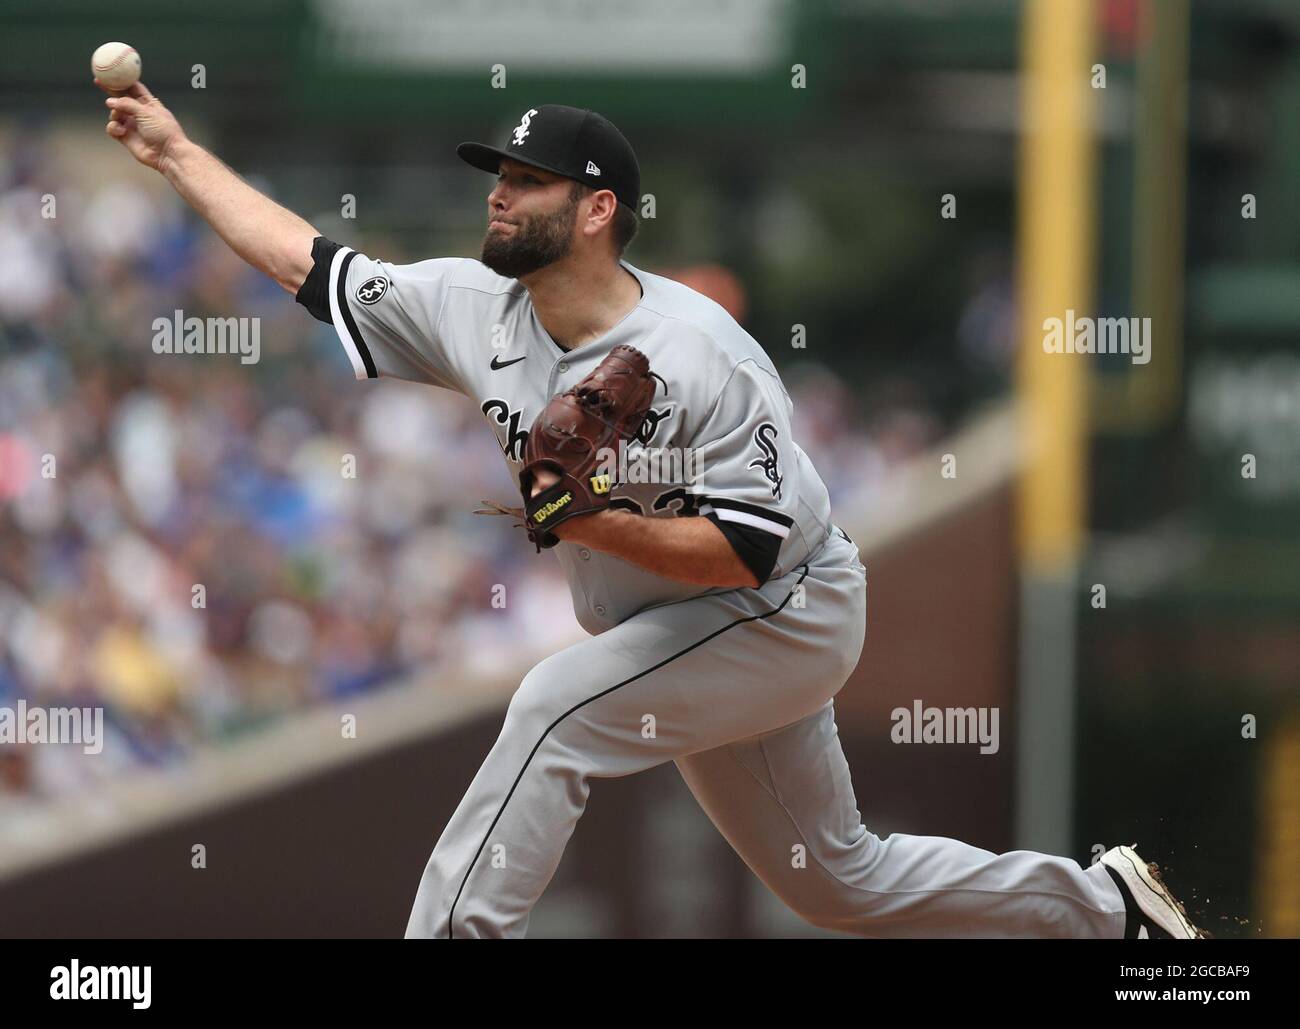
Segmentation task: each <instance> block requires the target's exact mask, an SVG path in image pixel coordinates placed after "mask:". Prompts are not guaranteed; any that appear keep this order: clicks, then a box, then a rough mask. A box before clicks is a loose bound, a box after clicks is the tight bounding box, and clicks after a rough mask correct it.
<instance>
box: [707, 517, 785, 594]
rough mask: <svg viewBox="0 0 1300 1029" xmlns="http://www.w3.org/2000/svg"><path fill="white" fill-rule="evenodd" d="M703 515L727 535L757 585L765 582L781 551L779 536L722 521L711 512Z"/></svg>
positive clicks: (751, 527) (748, 526) (728, 540)
mask: <svg viewBox="0 0 1300 1029" xmlns="http://www.w3.org/2000/svg"><path fill="white" fill-rule="evenodd" d="M704 517H705V518H707V519H708V520H709V521H711V522H712V523H713V524H714V525H716V526H717V527H718V528H719V529H721V530H722V535H724V536H726V537H727V542H728V543H730V544H731V547H732V549H733V550H735V552H736V554H737V555H738V556H739V557H740V559H741V560H742V561H744V562H745V567H746V568H748V569H749V570H750V571H751V572H753V573H754V576H755V578H757V579H758V583H759V585H760V586H761V585H762V584H763V583H765V582H767V580H768V579H769V578H770V577H771V575H772V569H773V568H775V567H776V558H777V554H779V553H780V551H781V543H782V542H783V541H782V539H781V537H780V536H775V535H773V534H772V533H770V532H764V531H763V530H762V529H756V528H754V527H753V526H750V525H739V524H737V523H736V522H724V521H722V520H721V519H720V518H718V516H717V515H715V514H712V513H710V514H706V515H705V516H704Z"/></svg>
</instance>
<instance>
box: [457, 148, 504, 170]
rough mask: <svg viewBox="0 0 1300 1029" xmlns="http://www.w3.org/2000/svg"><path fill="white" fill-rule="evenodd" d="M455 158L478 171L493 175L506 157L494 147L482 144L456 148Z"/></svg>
mask: <svg viewBox="0 0 1300 1029" xmlns="http://www.w3.org/2000/svg"><path fill="white" fill-rule="evenodd" d="M456 156H458V157H459V158H460V159H461V160H462V161H464V162H465V163H466V164H472V165H473V166H474V167H475V168H478V169H479V170H480V171H485V172H494V173H495V172H496V171H497V170H498V169H499V167H500V164H501V158H503V157H505V156H506V155H505V153H504V152H503V151H501V150H498V149H497V148H496V147H494V146H486V145H484V144H483V143H462V144H461V145H460V146H458V147H457V148H456Z"/></svg>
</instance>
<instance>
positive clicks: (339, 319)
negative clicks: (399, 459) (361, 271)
mask: <svg viewBox="0 0 1300 1029" xmlns="http://www.w3.org/2000/svg"><path fill="white" fill-rule="evenodd" d="M350 253H352V248H351V247H342V248H341V249H339V250H337V251H335V253H334V260H332V261H331V262H330V320H331V321H333V322H334V331H335V332H337V333H338V334H339V341H340V342H341V343H342V344H343V349H344V350H346V351H347V353H348V360H349V361H351V362H352V374H353V375H355V376H356V377H357V378H358V379H368V378H370V376H369V374H367V372H366V362H365V361H363V360H361V351H360V350H358V349H357V343H356V340H354V339H353V338H352V335H351V333H349V332H348V327H347V323H346V322H345V321H344V320H343V311H342V310H341V309H340V307H339V290H338V285H339V269H340V268H342V267H343V259H344V258H345V257H347V255H348V254H350Z"/></svg>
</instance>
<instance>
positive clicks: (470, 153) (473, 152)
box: [456, 143, 572, 179]
mask: <svg viewBox="0 0 1300 1029" xmlns="http://www.w3.org/2000/svg"><path fill="white" fill-rule="evenodd" d="M456 156H458V157H459V158H460V159H461V160H462V161H464V162H465V163H466V164H470V165H473V166H474V167H475V168H478V169H479V170H480V171H485V172H491V173H492V174H493V175H495V174H496V173H497V172H499V171H500V170H501V158H503V157H508V158H510V160H512V161H518V162H519V163H520V164H526V165H528V166H529V167H532V168H541V169H542V171H548V172H553V173H554V174H556V175H563V176H564V177H565V178H566V179H567V178H572V176H571V175H570V174H569V173H568V172H566V171H563V170H562V169H560V168H553V167H551V166H550V165H549V164H543V163H542V162H541V161H530V160H528V158H526V157H520V156H519V155H518V154H512V153H510V152H509V151H506V150H500V149H498V148H497V147H494V146H488V145H487V144H485V143H461V144H460V146H458V147H456Z"/></svg>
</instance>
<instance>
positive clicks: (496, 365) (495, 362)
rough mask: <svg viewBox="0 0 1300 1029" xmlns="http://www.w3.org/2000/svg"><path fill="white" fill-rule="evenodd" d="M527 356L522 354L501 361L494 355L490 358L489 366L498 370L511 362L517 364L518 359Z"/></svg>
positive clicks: (521, 359)
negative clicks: (521, 355) (490, 363)
mask: <svg viewBox="0 0 1300 1029" xmlns="http://www.w3.org/2000/svg"><path fill="white" fill-rule="evenodd" d="M527 357H528V355H527V354H524V356H523V357H513V358H511V359H510V360H509V361H503V360H501V358H499V357H494V358H492V365H491V367H492V370H493V371H494V372H499V371H500V370H501V369H502V368H509V367H510V366H511V365H512V364H518V363H519V362H520V361H523V360H525V359H526V358H527Z"/></svg>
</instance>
